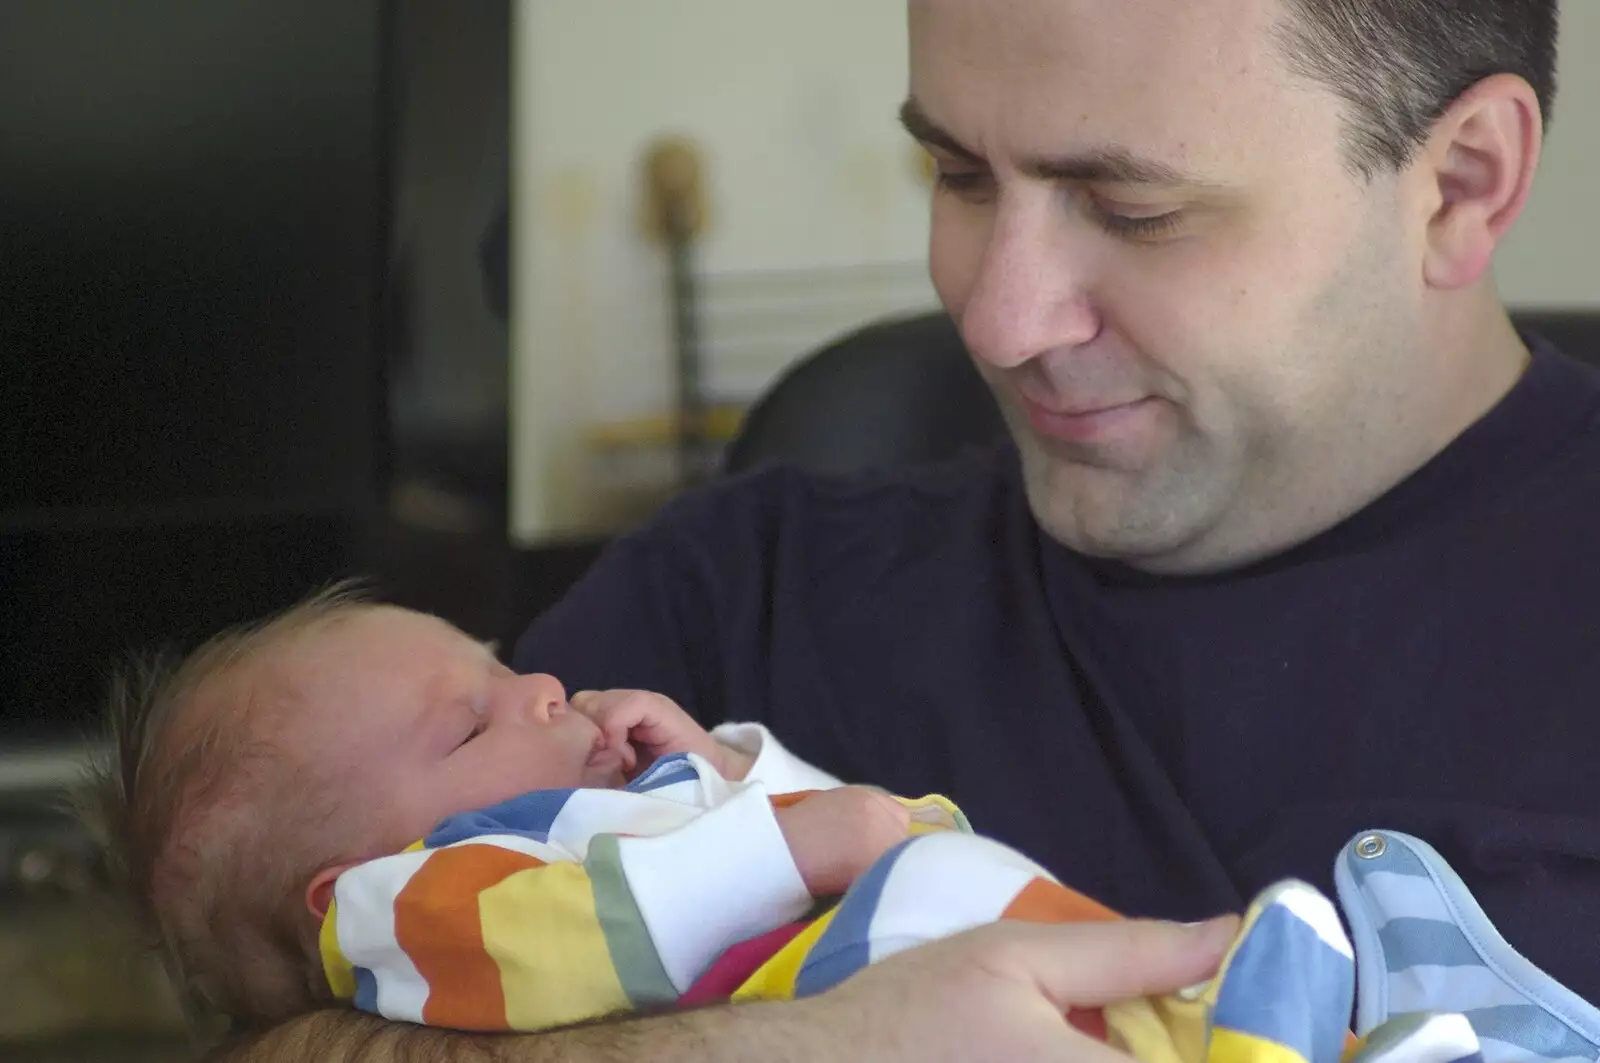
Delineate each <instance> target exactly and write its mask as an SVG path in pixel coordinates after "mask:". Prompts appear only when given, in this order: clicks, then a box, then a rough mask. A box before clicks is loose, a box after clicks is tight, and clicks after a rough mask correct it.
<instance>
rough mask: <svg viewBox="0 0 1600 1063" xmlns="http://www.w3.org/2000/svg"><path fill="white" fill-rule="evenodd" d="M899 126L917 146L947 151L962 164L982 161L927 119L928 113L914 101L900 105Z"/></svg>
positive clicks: (942, 128) (909, 100)
mask: <svg viewBox="0 0 1600 1063" xmlns="http://www.w3.org/2000/svg"><path fill="white" fill-rule="evenodd" d="M900 124H901V125H902V126H904V127H905V130H906V132H907V133H910V134H911V138H912V139H913V140H915V141H917V142H918V143H919V144H925V145H927V146H929V147H933V148H938V149H940V150H941V151H947V152H949V153H950V154H951V155H954V156H955V157H956V158H958V159H961V160H962V161H963V162H976V163H981V162H982V161H983V159H982V158H981V157H980V156H979V155H978V153H977V152H975V151H973V150H972V149H971V148H969V147H967V146H966V145H964V144H962V143H961V142H960V141H959V140H957V139H956V138H955V137H953V136H951V135H950V133H949V132H948V131H947V130H946V129H945V128H944V127H943V126H941V125H939V123H937V122H935V121H934V120H933V119H932V118H929V117H928V113H927V112H926V111H924V110H923V109H922V106H921V105H920V104H918V103H917V101H916V100H914V99H908V100H906V102H905V103H902V104H901V105H900Z"/></svg>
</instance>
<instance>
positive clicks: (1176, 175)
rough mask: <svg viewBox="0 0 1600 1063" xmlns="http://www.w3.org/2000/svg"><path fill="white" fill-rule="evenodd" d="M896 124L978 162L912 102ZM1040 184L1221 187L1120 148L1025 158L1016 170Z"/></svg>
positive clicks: (902, 109) (903, 107)
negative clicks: (1058, 182)
mask: <svg viewBox="0 0 1600 1063" xmlns="http://www.w3.org/2000/svg"><path fill="white" fill-rule="evenodd" d="M900 124H901V125H903V126H905V129H906V132H907V133H909V134H911V136H912V137H914V138H915V139H916V140H918V141H919V142H921V143H923V144H926V145H928V146H930V147H936V148H939V149H941V150H943V151H946V152H949V153H950V154H951V155H954V156H956V157H957V158H959V159H961V160H962V161H963V162H972V163H981V162H982V161H983V159H982V158H981V157H980V156H979V155H978V153H977V152H975V151H973V150H972V149H971V148H968V147H967V146H965V145H964V144H962V143H961V142H960V141H959V140H957V139H956V138H955V136H954V135H952V134H951V133H950V131H949V130H947V129H945V128H944V127H943V126H941V125H939V123H938V122H935V121H934V120H933V119H932V118H930V117H928V113H927V112H926V111H924V110H923V109H922V106H921V105H920V104H918V103H917V101H916V100H915V99H908V100H906V102H905V103H903V104H901V105H900ZM1019 168H1020V169H1021V170H1022V172H1023V173H1025V174H1027V175H1028V176H1029V177H1032V178H1035V179H1036V180H1040V181H1075V182H1082V183H1085V184H1108V185H1113V184H1114V185H1162V186H1166V187H1176V188H1190V189H1197V190H1221V186H1220V185H1217V184H1216V183H1214V182H1211V181H1207V180H1206V179H1204V178H1202V177H1198V176H1196V175H1194V174H1189V173H1184V172H1183V171H1182V170H1179V169H1178V168H1177V167H1175V166H1172V165H1171V164H1169V163H1165V162H1161V161H1159V160H1156V159H1147V158H1141V157H1140V156H1137V155H1135V154H1134V153H1133V152H1131V151H1127V150H1126V149H1123V148H1116V147H1111V148H1102V149H1099V150H1096V151H1091V152H1085V153H1083V154H1078V155H1062V156H1052V157H1037V158H1031V159H1026V160H1024V161H1023V163H1022V165H1021V166H1020V167H1019Z"/></svg>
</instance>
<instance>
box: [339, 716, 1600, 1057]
mask: <svg viewBox="0 0 1600 1063" xmlns="http://www.w3.org/2000/svg"><path fill="white" fill-rule="evenodd" d="M718 736H719V737H721V738H723V739H724V740H728V739H730V738H736V739H737V741H736V742H735V744H742V745H743V746H744V747H745V748H747V749H750V750H751V751H752V752H754V751H756V749H759V753H760V755H759V756H758V757H757V761H756V768H755V769H753V770H752V773H751V778H749V779H747V780H746V781H745V782H743V783H730V782H728V781H726V780H724V779H722V778H721V777H720V776H719V775H717V774H716V772H715V771H713V770H712V769H711V767H710V766H709V764H707V763H706V762H705V761H703V760H701V759H700V758H698V757H694V756H689V755H683V754H678V755H673V756H670V757H666V758H663V759H662V760H661V761H659V762H658V763H657V764H655V765H653V766H652V768H651V769H650V770H649V771H648V772H646V773H645V774H644V775H642V776H641V777H640V778H639V779H637V780H636V781H635V782H633V783H632V784H630V785H629V786H628V787H627V788H626V789H623V790H589V789H583V790H561V791H538V792H534V793H530V794H527V795H524V796H523V797H520V798H517V799H514V800H512V801H509V802H506V803H504V804H502V805H499V806H496V807H495V808H491V809H486V810H483V811H481V812H475V813H469V814H466V815H461V816H456V817H452V818H451V819H449V820H446V821H445V822H444V823H442V824H441V825H440V826H439V827H438V829H436V830H435V831H434V832H433V833H432V834H430V835H429V836H428V837H427V838H425V839H423V840H422V841H421V842H419V843H417V844H416V845H415V846H412V847H411V848H409V849H408V850H406V851H405V852H403V853H399V854H396V855H394V856H390V857H385V858H382V859H379V860H374V861H370V862H368V863H366V864H362V865H360V866H358V867H356V868H353V869H352V870H350V871H348V872H346V873H345V874H344V875H342V876H341V877H340V879H339V881H338V883H337V885H336V888H335V900H334V904H333V905H332V907H331V908H330V909H329V912H328V916H327V919H326V920H325V922H324V925H323V931H322V955H323V962H324V968H325V970H326V972H327V974H328V978H329V982H330V984H331V985H332V987H333V988H334V991H335V992H336V993H337V994H338V995H339V996H340V997H342V998H344V999H348V1000H351V1001H352V1002H353V1003H354V1005H355V1006H356V1007H359V1008H362V1009H364V1010H367V1011H372V1012H376V1013H379V1014H382V1015H386V1016H388V1017H390V1018H394V1019H402V1020H407V1021H411V1022H422V1023H427V1024H430V1025H436V1026H449V1027H455V1028H460V1029H475V1030H537V1029H547V1028H550V1027H554V1026H559V1025H563V1024H566V1023H571V1022H577V1021H581V1020H584V1019H590V1018H595V1017H598V1016H602V1015H606V1014H609V1013H613V1012H623V1011H628V1010H634V1009H639V1008H643V1007H650V1006H658V1005H664V1004H671V1003H673V1002H675V1001H679V1000H682V999H685V997H686V996H689V997H692V996H693V995H694V993H695V990H696V986H697V984H700V980H701V979H702V978H704V977H706V976H707V973H708V972H709V971H713V970H714V969H715V968H716V967H717V966H718V963H719V957H724V958H725V957H727V956H730V955H733V954H735V953H738V952H740V951H741V950H748V948H749V947H750V946H752V945H754V946H755V947H756V948H757V950H758V951H757V956H756V959H755V961H753V962H748V963H747V964H746V965H745V967H744V968H742V971H743V973H742V974H741V975H740V976H739V981H738V982H736V983H734V984H733V985H731V986H730V987H729V988H731V989H732V992H731V993H730V994H728V995H731V996H732V997H733V998H734V999H736V1000H748V999H784V998H788V997H796V996H807V995H810V994H813V993H818V992H822V991H823V990H826V989H828V988H830V987H832V986H834V985H837V984H838V983H839V982H841V981H843V980H844V979H846V978H848V977H849V976H850V975H852V974H854V973H855V972H857V971H859V970H861V969H862V968H864V967H865V966H867V965H868V964H870V963H874V962H877V961H878V960H881V959H884V958H886V957H888V956H891V955H893V954H895V953H897V952H899V951H902V950H904V949H906V948H910V947H913V946H915V945H918V944H921V943H924V942H928V941H931V940H935V939H938V938H941V937H945V936H948V935H951V934H955V933H959V932H961V931H963V930H967V929H970V928H972V927H975V926H979V925H982V924H984V923H987V922H992V921H994V920H997V919H1017V920H1023V921H1034V922H1074V921H1082V920H1088V919H1114V918H1117V916H1116V915H1115V914H1114V913H1112V912H1110V911H1109V910H1107V909H1104V908H1102V907H1100V906H1099V905H1097V904H1095V903H1094V902H1093V901H1090V900H1088V899H1087V898H1084V897H1083V896H1081V895H1079V894H1077V893H1075V892H1073V891H1071V890H1069V889H1066V888H1065V887H1063V886H1061V885H1060V884H1058V883H1057V882H1056V881H1055V880H1054V879H1053V878H1052V877H1051V876H1050V875H1049V874H1048V873H1047V872H1046V871H1045V870H1044V869H1043V868H1041V867H1039V866H1038V865H1036V864H1034V863H1033V862H1032V861H1030V860H1028V859H1027V858H1026V857H1024V856H1022V855H1021V854H1019V853H1016V852H1015V851H1013V850H1011V849H1009V848H1007V847H1005V846H1003V845H1000V844H999V843H997V842H993V841H990V840H988V839H985V838H981V837H978V836H976V835H973V834H971V833H968V832H967V831H966V825H965V823H964V821H963V820H962V819H961V818H960V814H959V812H956V811H955V809H954V808H953V806H950V805H949V804H948V803H947V802H944V801H943V800H942V799H938V798H925V799H923V800H921V801H908V802H906V803H907V804H908V805H909V806H910V807H911V808H912V809H913V821H914V824H915V826H914V830H913V836H912V837H911V838H909V839H908V840H907V841H905V842H903V843H901V844H900V845H899V846H897V847H896V848H895V849H893V850H891V851H890V852H889V853H887V854H886V855H885V856H884V857H883V858H882V859H881V860H879V861H878V862H877V863H876V864H875V865H874V866H873V867H872V868H871V869H870V870H869V871H868V872H867V873H866V874H865V875H863V876H862V877H861V878H860V879H858V880H857V882H856V883H855V885H854V886H853V887H852V888H851V890H850V891H849V892H848V893H847V894H846V895H845V897H844V898H843V899H842V900H841V901H840V902H839V903H838V904H836V905H834V906H832V907H831V908H829V909H828V910H826V911H825V912H823V913H822V914H821V915H820V916H817V917H816V918H810V919H808V918H807V916H808V913H810V912H811V911H812V910H813V908H814V902H813V900H812V898H811V897H810V896H809V895H808V894H807V893H806V890H805V887H804V885H803V883H802V882H801V881H800V876H799V873H798V871H797V870H796V868H795V867H794V862H793V859H792V858H791V857H790V856H789V853H788V848H787V846H786V845H785V844H784V841H783V837H782V833H781V831H780V830H779V829H778V826H777V821H776V819H775V818H774V816H773V807H774V801H775V800H776V801H777V802H778V803H782V802H783V801H784V800H786V798H785V797H784V796H782V793H781V792H775V791H774V790H773V789H772V787H777V789H778V791H791V790H793V789H816V788H821V787H823V786H827V785H833V784H834V781H833V780H831V779H830V778H829V777H827V776H824V775H822V774H821V773H819V772H816V771H815V770H814V769H811V768H809V766H807V765H804V764H803V762H800V761H798V760H796V759H794V758H793V757H792V756H790V755H789V754H787V753H786V752H785V751H783V750H782V747H781V746H779V745H778V744H777V743H776V741H774V740H773V739H772V738H771V737H770V735H767V734H766V733H765V732H764V731H763V730H761V729H759V728H752V727H749V726H748V725H745V726H742V727H741V728H736V729H719V732H718ZM796 784H799V785H798V786H797V785H796ZM1338 874H1339V893H1340V899H1341V901H1342V902H1343V903H1344V905H1345V907H1346V912H1347V915H1348V917H1349V919H1350V923H1351V925H1352V927H1353V929H1354V931H1355V935H1356V939H1357V942H1358V944H1359V949H1352V947H1351V945H1350V942H1349V940H1348V939H1347V938H1346V937H1345V934H1344V931H1343V929H1342V927H1341V925H1340V919H1339V913H1338V910H1337V909H1336V908H1335V907H1334V906H1333V905H1332V904H1331V903H1330V902H1329V901H1328V900H1327V899H1326V898H1324V897H1323V896H1322V895H1321V894H1319V893H1318V892H1317V891H1316V890H1314V889H1313V888H1312V887H1310V886H1307V885H1304V884H1302V883H1298V882H1285V883H1280V884H1279V885H1277V886H1274V887H1272V888H1271V889H1269V890H1267V891H1265V892H1264V893H1262V894H1261V895H1260V896H1258V897H1257V898H1256V900H1255V902H1254V903H1253V904H1252V905H1251V906H1250V908H1249V910H1248V912H1247V913H1246V916H1245V921H1244V923H1243V925H1242V926H1241V929H1240V933H1239V936H1238V938H1237V939H1236V941H1235V943H1234V945H1233V947H1232V949H1231V950H1230V952H1229V954H1228V956H1227V958H1226V959H1225V961H1224V963H1223V966H1222V969H1221V971H1220V972H1219V973H1218V975H1217V976H1216V977H1215V978H1213V979H1212V980H1210V981H1209V982H1207V983H1205V984H1204V985H1202V986H1197V987H1195V988H1194V989H1193V990H1191V991H1189V992H1186V993H1181V994H1175V995H1172V996H1169V997H1163V998H1156V999H1150V1000H1137V1001H1130V1002H1124V1003H1119V1004H1114V1005H1111V1006H1108V1007H1106V1008H1104V1009H1102V1010H1100V1011H1096V1012H1091V1013H1080V1012H1074V1013H1073V1015H1072V1016H1070V1017H1069V1018H1070V1019H1071V1021H1072V1022H1073V1023H1074V1025H1076V1026H1078V1027H1079V1028H1080V1029H1083V1030H1085V1031H1087V1032H1089V1033H1091V1034H1093V1035H1095V1036H1099V1037H1101V1038H1103V1039H1105V1040H1106V1041H1108V1042H1110V1043H1111V1044H1113V1045H1115V1046H1117V1047H1119V1048H1122V1049H1124V1050H1126V1051H1128V1052H1129V1053H1130V1054H1131V1055H1133V1056H1134V1057H1135V1058H1137V1059H1140V1060H1144V1061H1146V1063H1200V1061H1207V1063H1514V1061H1515V1063H1523V1061H1526V1063H1554V1061H1561V1063H1567V1061H1569V1060H1570V1061H1572V1063H1576V1060H1578V1059H1587V1060H1591V1061H1592V1060H1595V1059H1596V1058H1597V1054H1600V1053H1597V1047H1596V1046H1600V1036H1597V1034H1600V1014H1597V1013H1596V1012H1595V1010H1594V1009H1592V1008H1590V1007H1589V1006H1588V1005H1587V1004H1585V1003H1583V1002H1582V1001H1581V1000H1578V999H1577V998H1575V997H1573V996H1572V995H1571V994H1570V993H1566V991H1565V990H1562V989H1561V988H1560V987H1559V986H1556V985H1555V984H1554V983H1553V982H1551V981H1550V980H1549V979H1548V978H1546V977H1545V976H1543V975H1541V974H1539V973H1538V972H1537V971H1535V970H1533V968H1532V967H1531V965H1529V964H1527V963H1526V961H1525V960H1521V959H1520V957H1517V956H1516V954H1515V953H1513V952H1511V951H1510V948H1509V946H1506V945H1505V943H1504V942H1502V941H1499V939H1498V936H1497V935H1493V930H1492V928H1490V927H1488V926H1487V921H1486V920H1482V913H1481V912H1477V911H1476V906H1475V905H1471V903H1470V898H1467V897H1466V894H1465V890H1464V889H1463V888H1461V887H1460V883H1459V881H1456V880H1455V879H1454V876H1453V875H1452V874H1451V873H1450V872H1449V869H1448V868H1446V867H1444V865H1443V861H1442V860H1439V859H1438V857H1437V855H1436V854H1433V853H1432V851H1431V850H1429V849H1427V847H1426V846H1424V845H1422V843H1420V842H1418V841H1416V840H1415V839H1410V838H1407V837H1406V836H1404V835H1399V834H1394V833H1382V832H1373V833H1369V834H1365V835H1363V836H1362V837H1361V838H1359V839H1357V841H1355V842H1354V843H1352V845H1351V846H1350V847H1349V848H1348V849H1347V851H1346V852H1345V853H1344V854H1342V855H1341V857H1340V863H1339V868H1338ZM1474 912H1476V919H1477V920H1481V921H1478V922H1475V921H1474V916H1473V913H1474ZM1486 943H1487V944H1486ZM1358 966H1359V969H1360V978H1359V981H1360V984H1361V996H1360V1008H1359V1011H1358V1013H1357V1031H1358V1032H1359V1033H1360V1034H1362V1035H1363V1036H1361V1037H1359V1038H1357V1037H1355V1036H1353V1035H1352V1034H1350V1032H1349V1031H1348V1029H1347V1023H1348V1021H1349V1017H1350V1015H1351V1010H1352V1004H1353V1002H1354V1001H1355V987H1356V983H1357V980H1358V979H1357V970H1358ZM1462 1012H1465V1014H1464V1015H1463V1014H1461V1013H1462Z"/></svg>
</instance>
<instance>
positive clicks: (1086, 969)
mask: <svg viewBox="0 0 1600 1063" xmlns="http://www.w3.org/2000/svg"><path fill="white" fill-rule="evenodd" d="M1238 926H1239V923H1238V920H1237V919H1234V918H1232V917H1229V918H1226V919H1220V920H1213V921H1211V922H1209V923H1203V924H1201V925H1199V926H1195V927H1182V926H1178V925H1175V924H1171V923H1154V922H1142V921H1135V920H1127V921H1117V922H1106V923H1071V924H1043V923H1024V922H1001V923H994V924H991V925H988V926H984V927H980V928H978V929H977V930H973V931H969V932H968V933H965V934H961V935H958V936H956V937H952V938H949V939H946V940H944V941H938V942H934V943H932V944H928V945H923V946H921V947H918V948H914V949H909V950H907V951H905V952H902V953H900V954H898V955H896V956H893V957H890V958H889V959H887V960H885V961H883V962H882V963H878V964H874V965H873V966H871V967H868V968H867V969H866V970H864V971H862V972H860V973H859V974H857V975H855V976H854V977H852V978H850V979H849V980H848V981H846V982H844V983H843V984H842V985H840V986H838V987H837V988H835V989H833V990H831V991H829V992H827V993H824V994H822V995H821V996H818V997H813V998H811V999H809V1000H804V1001H800V1002H798V1003H797V1004H795V1005H793V1007H794V1008H795V1009H799V1010H803V1011H809V1012H810V1013H811V1016H810V1018H809V1022H810V1023H811V1024H812V1025H814V1027H815V1028H816V1029H817V1030H819V1031H820V1030H831V1031H834V1032H835V1036H836V1037H837V1039H838V1042H839V1044H840V1045H843V1044H845V1043H853V1045H854V1050H853V1052H849V1053H845V1052H842V1051H841V1052H840V1053H839V1054H837V1055H827V1056H822V1055H819V1056H818V1057H817V1058H818V1059H823V1058H826V1059H835V1058H845V1057H846V1056H848V1057H849V1058H854V1059H864V1060H883V1061H890V1060H895V1061H898V1060H922V1061H926V1063H940V1061H944V1063H976V1061H979V1060H985V1061H987V1060H1030V1061H1040V1063H1050V1061H1060V1063H1129V1060H1128V1057H1127V1056H1125V1055H1123V1054H1122V1053H1121V1052H1118V1051H1116V1050H1115V1049H1113V1048H1111V1047H1110V1046H1109V1045H1106V1044H1105V1043H1103V1042H1101V1041H1098V1040H1096V1039H1094V1038H1092V1037H1090V1036H1088V1035H1087V1034H1084V1033H1081V1032H1079V1031H1078V1030H1076V1029H1074V1028H1073V1027H1072V1026H1071V1025H1070V1024H1069V1023H1068V1022H1067V1020H1066V1018H1065V1016H1066V1014H1067V1013H1068V1012H1069V1011H1071V1010H1072V1009H1074V1008H1094V1007H1100V1006H1103V1005H1105V1004H1109V1003H1112V1002H1113V1001H1118V1000H1129V999H1133V998H1136V997H1143V996H1153V995H1157V994H1163V993H1171V992H1175V991H1177V990H1179V989H1182V988H1184V987H1185V986H1191V985H1194V984H1195V983H1197V982H1200V981H1203V980H1205V979H1207V978H1209V977H1211V976H1212V975H1214V974H1215V973H1216V971H1217V967H1218V965H1219V964H1220V963H1221V962H1222V957H1223V955H1224V954H1225V953H1226V952H1227V949H1228V945H1229V943H1230V942H1231V941H1232V940H1233V937H1234V935H1235V934H1236V933H1237V931H1238Z"/></svg>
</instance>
